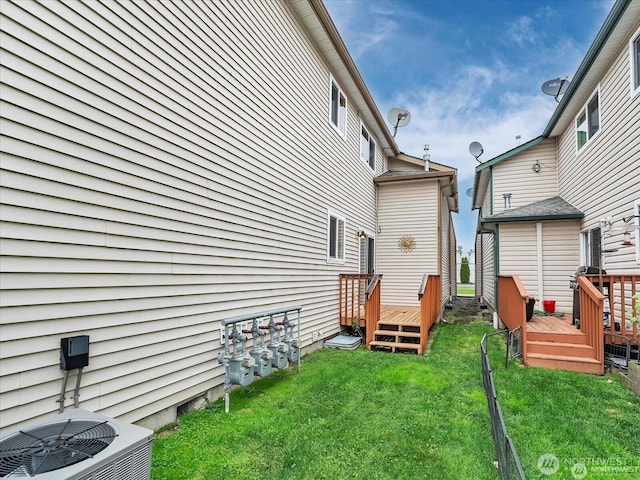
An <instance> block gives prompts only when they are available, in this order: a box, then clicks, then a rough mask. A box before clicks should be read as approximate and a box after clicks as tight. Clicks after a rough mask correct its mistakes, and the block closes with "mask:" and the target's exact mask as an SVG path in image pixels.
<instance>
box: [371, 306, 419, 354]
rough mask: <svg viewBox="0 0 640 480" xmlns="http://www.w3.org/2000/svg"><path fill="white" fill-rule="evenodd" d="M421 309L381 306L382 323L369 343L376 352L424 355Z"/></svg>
mask: <svg viewBox="0 0 640 480" xmlns="http://www.w3.org/2000/svg"><path fill="white" fill-rule="evenodd" d="M420 337H421V333H420V307H412V306H411V307H410V306H401V305H380V321H379V322H378V325H377V328H376V330H375V331H374V332H373V340H372V341H371V342H369V346H370V348H372V349H374V350H386V351H391V352H405V353H417V354H418V355H421V354H422V350H423V346H422V345H421V343H420Z"/></svg>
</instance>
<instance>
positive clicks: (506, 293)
mask: <svg viewBox="0 0 640 480" xmlns="http://www.w3.org/2000/svg"><path fill="white" fill-rule="evenodd" d="M528 301H529V295H528V294H527V291H526V289H525V288H524V285H522V281H521V280H520V277H519V276H518V275H503V274H499V275H498V317H500V319H501V320H502V322H503V323H504V324H505V326H506V327H507V328H508V329H509V330H511V331H513V330H515V329H516V328H518V327H521V328H522V358H523V360H524V362H525V363H526V362H527V302H528Z"/></svg>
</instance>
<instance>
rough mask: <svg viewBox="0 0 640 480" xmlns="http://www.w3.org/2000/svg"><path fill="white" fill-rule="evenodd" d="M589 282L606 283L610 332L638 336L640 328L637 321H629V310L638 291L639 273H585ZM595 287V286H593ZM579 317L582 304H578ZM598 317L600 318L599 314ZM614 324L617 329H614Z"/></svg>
mask: <svg viewBox="0 0 640 480" xmlns="http://www.w3.org/2000/svg"><path fill="white" fill-rule="evenodd" d="M584 277H585V278H586V279H588V280H589V282H590V283H592V284H596V285H600V283H601V282H602V284H603V285H608V287H609V294H608V297H606V296H605V298H608V299H609V310H610V313H609V325H610V326H611V327H610V328H611V332H608V333H615V334H617V335H625V336H627V337H632V338H640V328H639V325H638V323H634V322H630V321H629V317H630V316H631V315H629V312H630V311H631V310H632V309H633V308H634V307H635V300H634V299H633V296H634V295H635V294H636V293H638V292H640V275H619V274H602V275H585V276H584ZM594 288H596V289H597V287H595V286H594ZM580 309H581V310H580V317H581V318H582V316H583V314H582V304H580ZM599 318H602V316H600V317H599ZM616 324H618V325H619V329H616Z"/></svg>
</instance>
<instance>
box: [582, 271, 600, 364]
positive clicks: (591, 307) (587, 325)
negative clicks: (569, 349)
mask: <svg viewBox="0 0 640 480" xmlns="http://www.w3.org/2000/svg"><path fill="white" fill-rule="evenodd" d="M577 280H578V285H579V286H580V329H581V330H582V333H584V334H585V335H586V336H587V345H590V346H591V347H593V352H594V358H595V359H596V360H598V361H599V362H601V363H602V364H603V365H604V325H603V322H602V318H603V314H604V295H603V294H602V293H600V291H599V290H598V289H597V288H596V287H595V286H594V285H593V283H591V282H590V281H589V280H588V279H586V278H585V277H584V276H583V275H580V276H578V277H577Z"/></svg>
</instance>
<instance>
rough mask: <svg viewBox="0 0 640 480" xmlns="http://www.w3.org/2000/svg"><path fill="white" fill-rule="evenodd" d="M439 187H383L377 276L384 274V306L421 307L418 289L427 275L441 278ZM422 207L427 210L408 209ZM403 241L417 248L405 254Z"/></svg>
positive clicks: (430, 185)
mask: <svg viewBox="0 0 640 480" xmlns="http://www.w3.org/2000/svg"><path fill="white" fill-rule="evenodd" d="M438 196H439V189H438V183H437V182H433V183H428V184H425V183H424V182H419V181H418V182H413V183H389V184H381V185H380V210H379V213H378V225H379V233H378V235H377V236H376V241H377V242H378V252H379V253H378V258H377V268H376V271H377V272H381V273H383V275H384V277H383V288H382V292H381V295H382V298H381V302H382V303H383V304H385V305H387V304H388V305H418V289H419V288H420V283H421V281H422V276H423V275H424V274H425V273H431V274H438V259H439V258H440V250H439V241H438V229H434V228H430V227H429V225H434V224H438V222H439V218H438ZM408 205H420V206H422V207H423V208H407V206H408ZM402 237H407V238H412V239H413V240H414V242H415V247H414V248H413V249H412V250H410V251H403V250H402V249H401V248H400V247H401V246H400V245H399V242H400V240H401V238H402Z"/></svg>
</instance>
